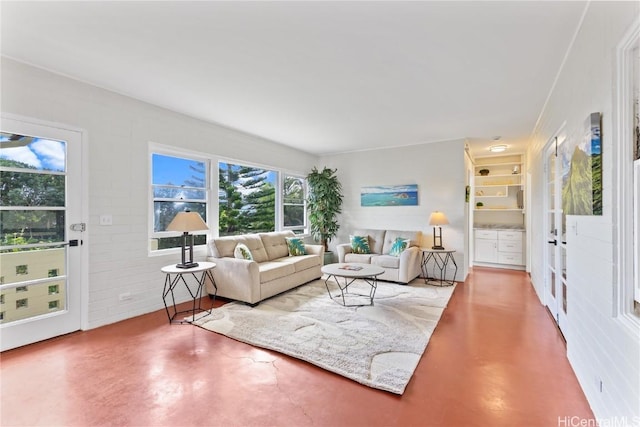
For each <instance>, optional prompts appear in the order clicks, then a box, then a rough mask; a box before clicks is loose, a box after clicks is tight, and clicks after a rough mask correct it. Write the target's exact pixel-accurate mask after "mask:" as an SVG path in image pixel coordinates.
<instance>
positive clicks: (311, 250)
mask: <svg viewBox="0 0 640 427" xmlns="http://www.w3.org/2000/svg"><path fill="white" fill-rule="evenodd" d="M304 250H305V251H306V252H307V254H308V255H318V256H319V257H320V258H322V257H324V246H322V245H304Z"/></svg>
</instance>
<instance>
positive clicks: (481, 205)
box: [476, 202, 484, 209]
mask: <svg viewBox="0 0 640 427" xmlns="http://www.w3.org/2000/svg"><path fill="white" fill-rule="evenodd" d="M483 206H484V203H482V202H478V203H476V208H478V209H480V208H481V207H483Z"/></svg>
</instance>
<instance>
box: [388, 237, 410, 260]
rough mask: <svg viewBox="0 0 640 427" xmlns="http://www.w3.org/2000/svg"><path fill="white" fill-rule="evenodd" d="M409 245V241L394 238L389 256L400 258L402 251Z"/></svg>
mask: <svg viewBox="0 0 640 427" xmlns="http://www.w3.org/2000/svg"><path fill="white" fill-rule="evenodd" d="M410 244H411V240H407V239H403V238H402V237H398V238H396V240H395V242H393V245H391V250H390V251H389V255H392V256H400V254H401V253H402V251H404V250H405V249H407V248H408V247H409V245H410Z"/></svg>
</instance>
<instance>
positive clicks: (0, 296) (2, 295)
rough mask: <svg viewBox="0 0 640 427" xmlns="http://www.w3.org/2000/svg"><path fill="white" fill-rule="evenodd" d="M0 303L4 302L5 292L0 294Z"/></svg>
mask: <svg viewBox="0 0 640 427" xmlns="http://www.w3.org/2000/svg"><path fill="white" fill-rule="evenodd" d="M0 304H4V294H0Z"/></svg>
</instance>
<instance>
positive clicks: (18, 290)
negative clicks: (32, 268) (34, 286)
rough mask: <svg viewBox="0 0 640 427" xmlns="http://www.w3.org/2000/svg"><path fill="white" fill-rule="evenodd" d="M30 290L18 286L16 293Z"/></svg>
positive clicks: (26, 287)
mask: <svg viewBox="0 0 640 427" xmlns="http://www.w3.org/2000/svg"><path fill="white" fill-rule="evenodd" d="M28 290H29V287H28V286H18V287H17V288H16V292H27V291H28Z"/></svg>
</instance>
